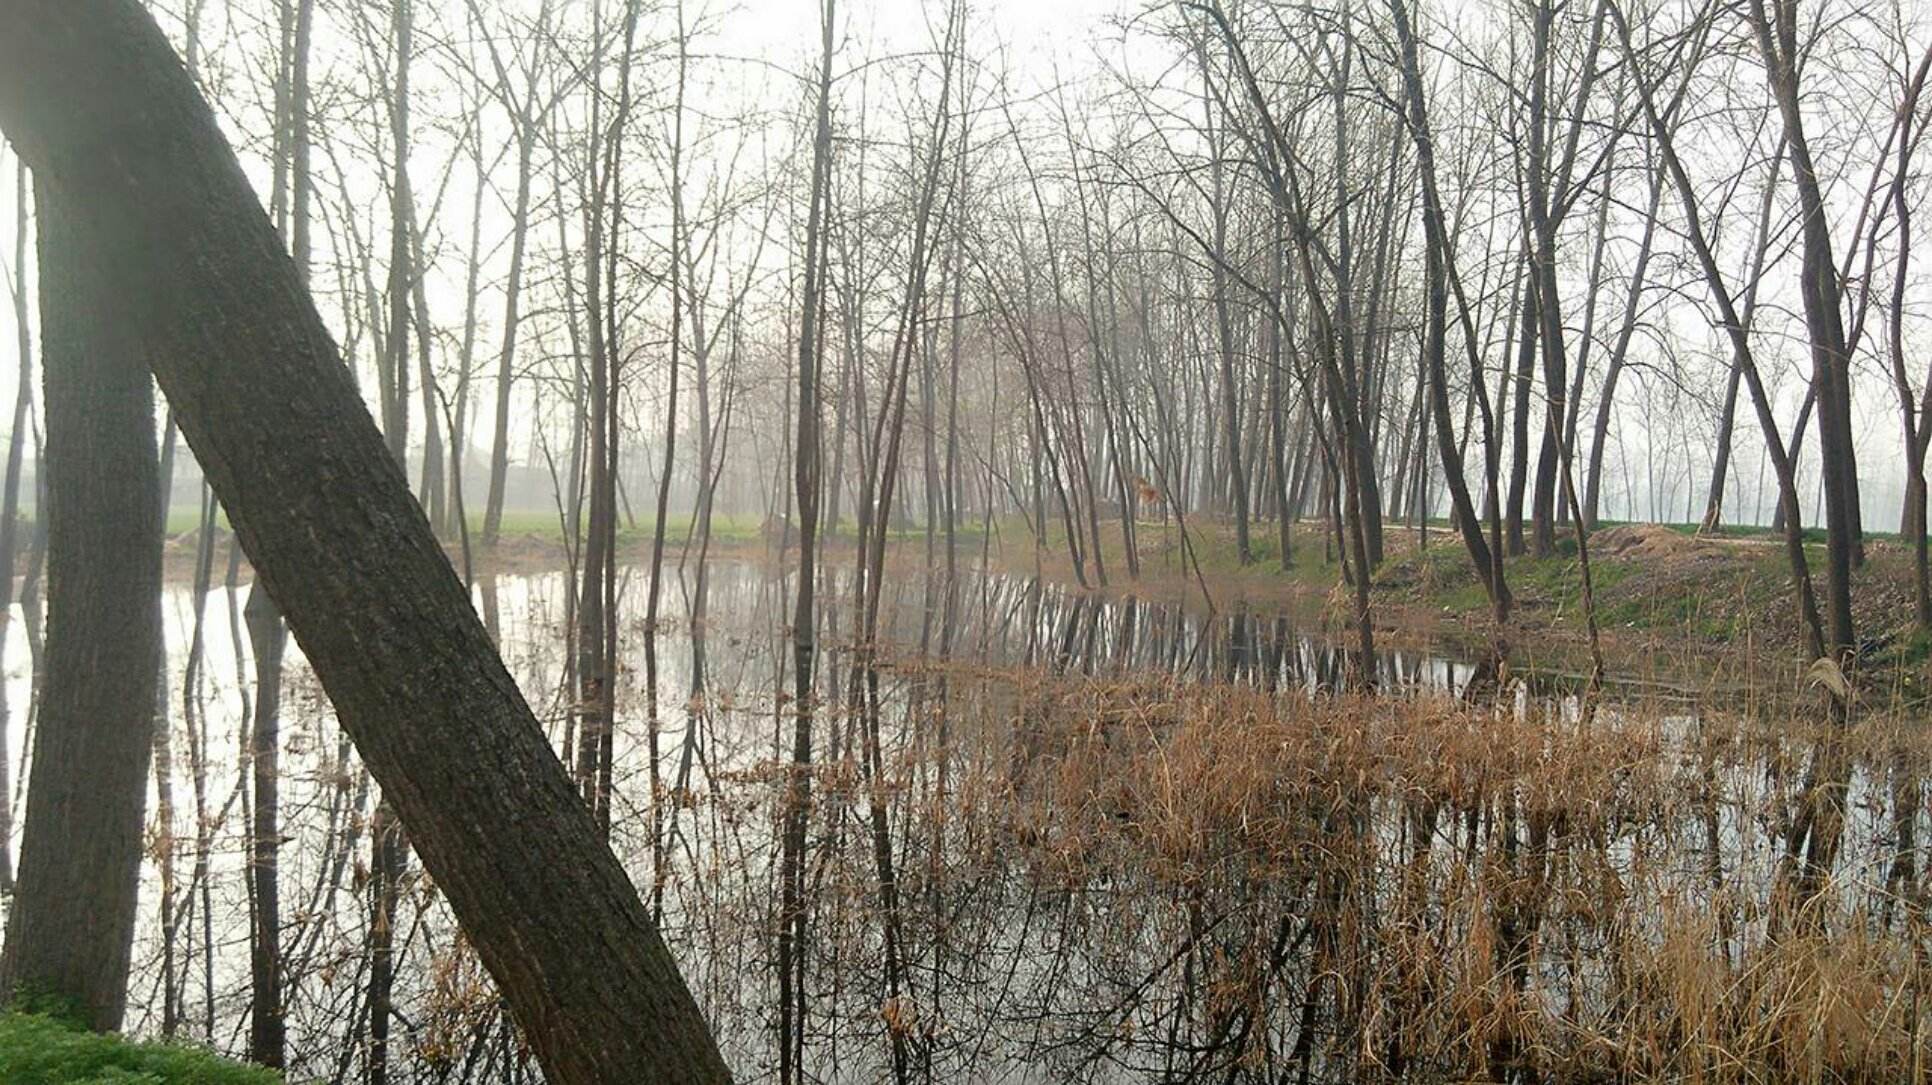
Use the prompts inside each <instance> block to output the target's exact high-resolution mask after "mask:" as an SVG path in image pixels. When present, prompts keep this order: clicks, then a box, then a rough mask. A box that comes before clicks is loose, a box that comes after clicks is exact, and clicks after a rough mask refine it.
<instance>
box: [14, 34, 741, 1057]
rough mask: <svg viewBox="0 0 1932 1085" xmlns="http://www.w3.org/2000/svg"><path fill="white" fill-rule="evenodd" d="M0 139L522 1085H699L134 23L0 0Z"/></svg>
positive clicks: (271, 246)
mask: <svg viewBox="0 0 1932 1085" xmlns="http://www.w3.org/2000/svg"><path fill="white" fill-rule="evenodd" d="M0 129H4V131H5V133H6V135H7V137H8V138H9V139H10V140H12V141H13V142H14V144H15V146H16V147H17V148H18V149H19V150H20V152H21V153H22V155H23V156H24V157H25V158H26V159H27V161H28V162H29V163H30V164H31V165H32V166H33V167H34V168H35V170H36V171H37V172H38V173H39V174H40V175H41V177H42V178H43V180H44V181H46V182H48V183H49V184H51V185H52V187H53V188H54V189H55V190H56V192H57V193H58V194H59V195H60V196H61V197H63V198H66V199H68V200H70V201H72V204H73V206H77V207H81V208H84V210H85V214H84V215H82V216H81V217H80V221H79V222H78V223H77V229H76V230H75V233H76V235H77V237H76V239H75V256H76V258H77V259H78V260H81V261H83V266H85V267H87V268H89V269H90V270H91V271H93V272H95V273H98V274H100V275H101V276H102V277H103V280H104V282H105V285H107V286H108V287H110V288H111V289H113V290H115V291H117V292H118V295H119V296H120V297H121V298H123V299H124V304H125V309H126V316H127V318H128V319H129V320H130V321H131V323H132V326H133V327H135V328H138V329H139V332H140V334H141V337H142V347H143V351H144V354H145V357H146V358H147V360H148V362H149V365H150V366H151V368H152V369H153V371H154V373H155V375H156V376H157V377H158V378H159V379H160V381H161V386H162V389H163V390H164V391H165V392H166V393H167V395H168V399H169V402H170V404H171V405H172V406H173V408H174V410H175V412H176V417H177V418H178V419H179V421H180V423H181V431H182V433H183V434H184V435H185V436H186V437H187V439H188V442H189V445H190V446H191V447H192V448H193V449H194V452H195V454H196V457H197V458H198V459H199V460H200V462H201V463H202V464H203V466H204V467H205V469H206V471H207V474H208V477H209V480H210V482H211V483H212V484H213V487H214V489H215V492H216V493H217V494H218V495H219V496H220V497H221V500H222V504H223V505H224V506H225V507H226V508H227V510H228V513H229V517H230V519H231V521H232V523H233V525H234V528H235V531H236V533H237V535H238V537H239V538H240V540H241V543H242V546H243V547H244V549H245V550H246V551H247V553H248V556H249V558H250V559H251V561H252V562H253V563H254V565H255V567H256V569H257V570H258V571H259V574H260V577H261V580H262V582H263V583H264V584H266V585H267V587H268V590H269V593H270V594H271V596H273V598H274V599H275V601H276V602H277V603H278V604H279V605H280V606H281V609H282V611H283V613H284V614H285V615H286V616H287V619H288V624H289V627H290V629H292V630H293V631H294V634H295V637H296V640H297V642H298V643H299V644H300V645H301V647H302V650H303V651H304V653H305V654H306V655H307V656H308V658H309V660H310V662H311V663H312V664H313V666H314V668H315V671H316V674H317V675H318V676H319V677H320V679H321V681H322V684H323V687H324V689H325V690H326V691H327V693H328V694H329V696H330V698H331V700H332V701H333V702H334V705H335V708H336V711H337V714H338V716H339V717H340V719H341V721H342V725H343V726H344V728H346V729H347V730H348V732H349V734H350V735H351V737H353V738H354V740H355V743H356V746H357V748H358V750H359V751H360V752H361V754H362V757H363V759H364V761H365V762H366V763H367V765H368V767H369V769H370V771H371V772H372V773H373V774H374V775H375V777H376V779H377V780H378V782H380V783H381V785H382V787H383V792H384V795H385V796H386V797H387V798H388V800H389V801H390V802H391V803H392V804H393V805H394V807H395V809H396V812H397V814H398V815H399V817H400V818H401V820H402V822H403V824H404V826H405V827H406V828H407V829H408V831H409V835H410V838H411V840H412V841H413V843H414V845H415V848H416V851H417V853H418V855H419V856H420V857H421V858H422V861H423V865H424V866H425V868H427V870H428V871H429V873H430V875H431V876H432V877H434V878H435V880H436V882H437V884H438V886H439V887H440V888H441V890H442V891H443V892H444V894H446V896H447V897H448V899H449V902H450V906H451V908H452V909H453V910H454V912H455V914H456V917H457V919H458V920H459V921H460V922H461V923H462V925H463V928H464V930H465V932H466V934H467V935H468V936H469V938H470V940H471V941H472V943H473V944H474V945H475V947H476V949H477V952H478V953H479V955H480V956H481V958H482V960H483V963H484V964H485V966H486V967H487V968H488V969H489V971H490V973H491V975H492V976H493V977H494V978H495V979H496V981H497V984H498V986H499V988H500V989H501V991H502V993H503V995H504V997H505V999H506V1001H507V1002H508V1003H509V1005H510V1007H511V1009H512V1011H513V1012H514V1014H515V1015H516V1018H517V1021H518V1023H519V1024H521V1025H522V1026H523V1028H524V1030H525V1032H526V1033H527V1035H528V1037H529V1039H530V1042H531V1044H532V1046H533V1048H534V1049H535V1051H536V1054H537V1056H538V1058H539V1060H540V1061H541V1062H542V1064H543V1067H544V1070H545V1073H546V1076H547V1077H548V1078H549V1080H551V1081H554V1082H559V1083H565V1085H572V1083H584V1085H589V1083H600V1085H601V1083H610V1082H631V1081H699V1082H708V1081H724V1080H727V1079H728V1076H729V1075H728V1073H727V1071H726V1070H725V1068H724V1065H723V1062H722V1060H721V1059H720V1058H719V1055H718V1052H717V1048H716V1046H715V1044H714V1043H713V1042H712V1040H711V1038H710V1035H709V1033H708V1031H707V1029H706V1026H705V1023H704V1019H703V1017H702V1015H701V1014H700V1012H699V1010H698V1008H697V1005H696V1003H695V1002H694V1001H693V999H692V998H691V995H690V993H689V991H688V989H687V988H686V987H685V985H684V982H683V980H682V979H681V978H680V977H679V975H678V972H677V968H676V964H675V962H674V961H673V960H672V958H671V955H670V953H669V952H668V950H667V949H666V948H665V946H664V943H663V941H662V939H661V938H660V937H659V935H658V932H657V930H656V928H655V927H654V926H653V925H652V924H651V922H650V917H649V915H648V914H647V913H646V911H645V909H644V906H643V903H642V902H641V901H640V900H639V898H638V895H637V892H636V890H635V888H634V887H633V886H632V885H631V883H630V880H629V879H628V878H627V877H626V876H625V873H624V871H623V869H622V867H620V866H619V865H618V862H617V860H616V857H615V856H614V855H612V854H611V852H610V849H609V848H608V847H606V846H605V845H604V844H603V843H602V842H601V841H600V840H599V839H598V836H597V833H596V831H595V826H594V825H593V824H592V822H591V820H590V817H589V814H588V813H587V812H586V811H585V810H584V808H583V806H582V804H581V803H580V802H579V800H578V798H577V796H576V794H575V792H574V790H573V789H572V787H571V785H570V781H569V778H568V777H567V776H566V775H565V773H564V770H563V766H562V765H561V764H559V763H558V761H557V758H556V755H555V754H554V752H553V751H552V750H551V749H550V747H549V745H548V743H547V742H546V741H545V739H544V736H543V733H542V731H541V730H540V729H539V728H538V726H537V723H536V720H535V718H534V717H533V716H532V715H531V713H530V709H529V707H528V705H527V704H525V702H524V700H523V697H522V695H521V693H519V691H518V690H517V687H516V684H515V683H514V682H513V681H512V680H511V677H510V675H509V673H508V671H506V670H505V669H504V667H503V664H502V661H501V659H500V658H499V657H498V655H497V653H496V649H495V648H494V646H493V645H492V644H491V643H490V640H489V637H488V635H487V634H486V633H485V631H484V628H483V625H482V623H481V622H480V621H479V620H478V619H477V617H476V614H475V611H474V610H472V609H471V607H470V603H469V599H468V596H467V594H466V593H465V592H464V590H463V586H462V584H461V582H460V581H459V580H458V579H457V577H456V574H455V571H454V570H453V569H451V568H450V565H449V562H448V560H447V559H446V558H445V557H444V556H443V553H442V551H441V550H440V549H439V548H438V546H437V545H436V541H435V538H434V536H433V535H432V533H431V532H430V527H429V523H428V521H427V520H426V519H425V518H424V516H423V514H422V511H421V510H420V509H419V508H418V507H417V506H416V504H415V502H414V500H413V499H412V498H411V497H410V494H409V489H408V485H407V482H406V480H405V479H404V477H403V474H402V471H401V469H400V468H399V467H398V466H397V465H396V464H395V463H394V462H393V461H392V460H391V459H390V457H389V456H388V455H387V453H386V452H385V451H384V447H383V440H382V436H381V435H380V434H379V433H378V432H377V430H376V427H375V424H374V422H373V420H371V419H370V417H369V415H368V412H367V410H366V409H365V408H364V407H363V406H362V403H361V401H360V398H359V397H358V395H357V393H356V389H355V385H354V383H353V381H352V379H351V376H350V374H349V371H348V370H347V369H346V368H345V367H344V366H343V364H342V359H341V357H340V355H339V353H338V352H337V350H336V348H335V345H334V344H333V343H332V342H331V341H330V339H329V335H328V332H327V330H326V329H325V328H324V326H323V324H322V321H321V318H320V317H319V316H318V314H317V313H316V310H315V306H314V303H313V301H312V300H311V299H310V298H309V296H308V294H307V292H306V291H305V290H304V289H302V287H301V285H300V282H299V280H298V276H297V274H296V269H295V267H294V264H293V263H292V261H291V260H290V259H289V257H288V256H287V255H286V254H285V253H284V252H283V251H282V246H281V243H280V240H279V239H278V238H277V237H276V235H275V232H274V230H273V228H272V226H271V225H270V223H269V221H268V218H267V216H266V215H265V214H264V213H263V212H262V210H261V207H260V204H259V203H258V202H257V201H256V199H255V197H254V195H253V194H252V193H251V192H250V191H249V189H248V182H247V180H246V178H245V177H244V175H243V174H242V171H241V168H240V166H239V164H238V162H237V161H236V159H235V156H234V153H233V151H232V150H231V149H230V148H229V147H228V145H227V143H226V141H225V140H224V138H223V137H222V135H221V133H220V130H219V128H218V127H217V126H216V122H215V119H214V116H213V114H212V113H211V112H210V110H209V108H208V106H207V104H206V103H205V102H204V101H202V99H201V98H200V96H199V94H198V93H197V92H196V91H195V89H194V87H193V85H192V84H191V82H190V81H189V79H188V77H187V74H186V73H185V72H184V71H183V70H182V68H181V65H180V62H179V61H178V60H177V59H176V57H175V56H174V54H173V52H172V50H171V49H170V48H169V47H168V45H167V42H166V39H165V38H164V37H163V36H162V33H161V31H160V29H159V27H157V26H156V25H155V23H154V21H153V18H152V17H151V16H150V15H148V14H147V12H146V11H144V10H143V9H142V7H141V6H140V5H139V4H138V3H136V2H135V0H85V2H80V0H0ZM149 481H150V484H151V482H152V480H149ZM143 493H144V496H143V501H144V502H145V501H149V500H151V498H150V497H148V496H146V494H147V491H145V490H144V491H143ZM143 614H145V611H144V612H143ZM125 624H126V625H127V626H129V627H134V626H139V627H142V628H147V627H148V623H147V622H145V621H131V622H127V623H125ZM141 658H142V660H143V670H144V672H146V671H147V669H148V667H149V666H150V665H151V661H152V655H151V653H144V654H143V655H142V657H141ZM135 700H136V701H138V703H139V704H140V705H142V706H143V708H145V707H146V705H147V704H148V703H149V698H146V697H142V698H136V699H135ZM142 737H143V739H145V734H143V735H142ZM142 749H143V750H144V751H145V749H146V746H145V742H144V743H143V746H142ZM96 786H97V789H98V785H96Z"/></svg>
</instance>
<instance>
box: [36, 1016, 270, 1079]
mask: <svg viewBox="0 0 1932 1085" xmlns="http://www.w3.org/2000/svg"><path fill="white" fill-rule="evenodd" d="M281 1080H282V1079H281V1077H280V1075H278V1074H275V1073H274V1072H272V1071H269V1070H264V1069H261V1068H260V1067H255V1066H244V1065H242V1064H241V1063H237V1062H231V1061H229V1060H227V1059H224V1058H220V1057H219V1056H216V1055H213V1054H211V1053H209V1052H207V1051H203V1050H201V1049H198V1048H192V1047H177V1046H172V1045H168V1044H150V1043H134V1042H131V1041H129V1040H125V1039H122V1038H121V1037H119V1036H110V1035H103V1034H101V1033H96V1032H88V1031H85V1030H84V1029H80V1028H78V1027H76V1026H74V1025H72V1024H70V1023H68V1022H66V1021H63V1020H61V1019H60V1018H58V1017H54V1016H48V1015H46V1014H38V1013H5V1014H0V1085H177V1083H180V1085H189V1083H192V1085H280V1082H281Z"/></svg>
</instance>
